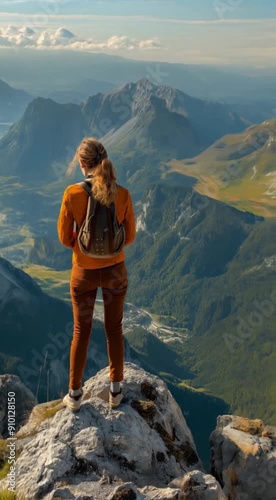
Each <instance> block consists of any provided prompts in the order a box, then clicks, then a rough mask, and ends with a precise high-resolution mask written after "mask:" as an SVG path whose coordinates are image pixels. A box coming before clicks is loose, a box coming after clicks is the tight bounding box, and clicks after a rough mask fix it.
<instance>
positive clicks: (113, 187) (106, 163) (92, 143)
mask: <svg viewBox="0 0 276 500" xmlns="http://www.w3.org/2000/svg"><path fill="white" fill-rule="evenodd" d="M78 162H80V163H81V164H82V166H83V167H86V168H87V170H88V172H87V174H88V175H90V176H92V194H93V196H94V198H95V200H97V201H99V202H100V203H102V204H103V205H107V206H109V205H110V203H112V202H113V201H115V197H116V193H117V190H118V184H117V182H116V172H115V169H114V166H113V163H112V161H110V160H109V158H108V156H107V152H106V149H105V147H104V146H103V145H102V143H101V142H99V141H98V140H97V139H95V138H94V137H85V138H84V139H83V140H82V142H81V143H80V145H79V146H78V147H77V150H76V153H75V156H74V158H73V160H72V161H71V163H70V165H69V167H68V170H67V175H72V174H73V173H74V172H75V170H76V165H77V163H78Z"/></svg>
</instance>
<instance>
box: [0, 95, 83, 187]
mask: <svg viewBox="0 0 276 500" xmlns="http://www.w3.org/2000/svg"><path fill="white" fill-rule="evenodd" d="M85 126H86V123H85V120H84V117H83V115H82V113H81V110H80V107H79V106H77V105H76V104H65V105H62V104H57V103H55V102H54V101H52V100H51V99H42V98H36V99H34V100H33V101H32V102H31V103H30V104H29V105H28V107H27V110H26V111H25V113H24V115H23V117H22V118H21V119H20V120H19V122H17V123H16V124H14V125H13V126H12V127H11V128H10V130H9V132H8V133H7V134H6V135H5V136H4V137H3V138H2V139H1V141H0V154H1V163H0V172H1V175H18V177H20V178H22V179H26V180H28V181H30V180H38V179H44V180H46V179H47V180H48V181H50V180H52V181H54V180H56V179H57V176H56V172H55V169H54V168H53V163H54V162H58V161H60V160H64V159H65V157H66V152H67V155H68V151H69V152H70V151H72V152H73V149H72V148H75V147H76V146H77V144H78V142H80V141H81V139H82V137H83V130H85Z"/></svg>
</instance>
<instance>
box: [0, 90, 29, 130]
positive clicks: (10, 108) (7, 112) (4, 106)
mask: <svg viewBox="0 0 276 500" xmlns="http://www.w3.org/2000/svg"><path fill="white" fill-rule="evenodd" d="M31 100H32V96H31V95H30V94H27V92H24V91H23V90H18V89H15V88H13V87H11V86H10V85H8V84H7V83H6V82H4V81H3V80H0V123H1V122H13V121H15V120H18V119H19V117H20V116H21V114H22V113H23V112H24V110H25V108H26V106H27V104H28V103H29V102H30V101H31Z"/></svg>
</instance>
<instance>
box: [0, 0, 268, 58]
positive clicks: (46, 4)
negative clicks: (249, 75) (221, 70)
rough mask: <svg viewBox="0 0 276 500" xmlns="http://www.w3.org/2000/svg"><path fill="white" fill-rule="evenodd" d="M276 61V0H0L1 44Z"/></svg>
mask: <svg viewBox="0 0 276 500" xmlns="http://www.w3.org/2000/svg"><path fill="white" fill-rule="evenodd" d="M26 47H27V48H29V49H31V50H55V51H58V50H61V49H62V50H64V49H66V50H68V51H70V50H74V51H85V52H99V53H100V52H103V53H107V54H114V55H120V56H123V57H127V58H132V59H140V60H151V61H152V60H155V61H168V62H179V63H189V64H191V63H192V64H212V65H214V64H215V65H223V66H229V65H233V66H235V65H238V66H243V65H247V66H254V67H275V66H276V1H275V0H139V1H137V0H101V1H98V0H37V1H33V0H32V1H31V0H0V51H1V50H12V49H16V50H17V51H20V49H23V48H26Z"/></svg>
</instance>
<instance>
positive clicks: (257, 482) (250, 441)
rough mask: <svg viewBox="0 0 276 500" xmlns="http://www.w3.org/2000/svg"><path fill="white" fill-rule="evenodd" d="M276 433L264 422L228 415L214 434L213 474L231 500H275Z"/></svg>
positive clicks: (220, 420) (219, 422)
mask: <svg viewBox="0 0 276 500" xmlns="http://www.w3.org/2000/svg"><path fill="white" fill-rule="evenodd" d="M274 431H275V429H273V428H271V427H265V426H264V424H263V422H262V421H261V420H250V419H248V418H243V417H237V416H232V415H224V416H222V417H218V422H217V428H216V430H215V431H214V432H213V433H212V434H211V438H210V441H211V451H212V473H213V474H214V475H215V476H216V478H217V479H218V480H219V481H220V483H221V485H222V486H223V491H224V493H225V495H226V497H227V498H231V500H232V499H233V500H235V499H237V500H273V499H275V492H276V449H275V433H274Z"/></svg>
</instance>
